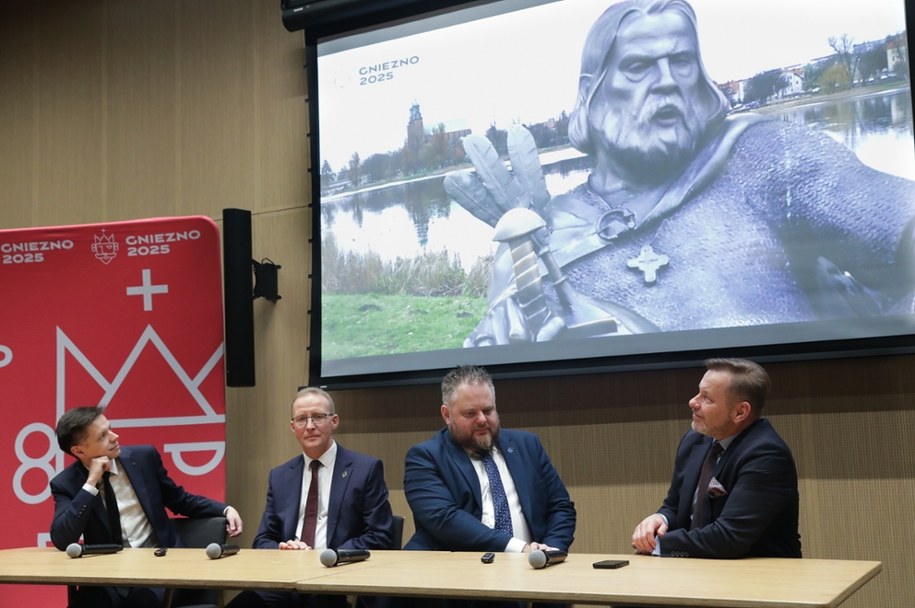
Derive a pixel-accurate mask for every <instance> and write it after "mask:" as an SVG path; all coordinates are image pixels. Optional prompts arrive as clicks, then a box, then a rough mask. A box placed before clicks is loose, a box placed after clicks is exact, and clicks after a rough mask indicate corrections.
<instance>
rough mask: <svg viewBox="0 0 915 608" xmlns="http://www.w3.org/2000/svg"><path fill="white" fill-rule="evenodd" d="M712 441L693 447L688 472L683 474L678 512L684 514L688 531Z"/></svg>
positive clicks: (682, 523) (687, 467) (706, 439)
mask: <svg viewBox="0 0 915 608" xmlns="http://www.w3.org/2000/svg"><path fill="white" fill-rule="evenodd" d="M711 444H712V440H711V439H709V438H705V439H703V440H702V441H700V442H699V443H697V444H696V445H694V446H693V449H692V451H691V452H690V454H689V459H688V460H687V463H686V470H685V471H684V472H683V491H682V492H681V493H680V508H679V510H678V511H677V512H678V513H682V514H683V515H682V518H681V521H680V523H681V525H682V526H683V527H685V528H686V529H687V530H688V529H689V527H690V516H691V515H692V512H693V498H694V497H695V495H696V485H697V484H698V483H699V475H700V474H701V473H702V463H703V462H705V457H706V455H707V454H708V451H709V448H710V447H711Z"/></svg>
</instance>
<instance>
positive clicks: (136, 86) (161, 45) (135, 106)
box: [102, 0, 181, 220]
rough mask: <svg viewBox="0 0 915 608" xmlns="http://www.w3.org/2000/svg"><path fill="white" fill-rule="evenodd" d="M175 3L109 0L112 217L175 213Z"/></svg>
mask: <svg viewBox="0 0 915 608" xmlns="http://www.w3.org/2000/svg"><path fill="white" fill-rule="evenodd" d="M176 20H177V12H176V10H175V5H174V3H159V2H155V3H149V2H143V0H129V1H126V2H111V3H107V4H106V23H105V25H106V27H105V31H104V36H105V42H106V45H105V95H104V97H103V100H102V103H103V107H104V108H105V113H106V120H105V148H104V149H103V150H102V152H103V154H104V156H105V160H106V168H107V172H106V179H105V184H106V192H105V194H106V198H107V200H108V201H109V205H108V207H109V209H110V213H111V215H110V216H109V218H107V219H118V220H122V219H131V218H138V217H149V216H150V215H176V214H177V213H176V200H177V194H178V190H179V187H180V183H181V182H180V180H179V177H180V175H181V170H180V165H181V158H180V157H179V156H178V154H177V147H178V146H177V138H178V127H177V122H178V111H179V109H178V108H179V99H178V77H177V71H178V65H179V64H178V61H179V57H180V53H179V48H178V40H177V33H178V28H177V27H176Z"/></svg>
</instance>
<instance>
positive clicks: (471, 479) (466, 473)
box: [442, 429, 483, 517]
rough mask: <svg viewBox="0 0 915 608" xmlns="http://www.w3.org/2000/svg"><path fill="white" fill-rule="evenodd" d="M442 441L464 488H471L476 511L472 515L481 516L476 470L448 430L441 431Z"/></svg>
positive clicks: (480, 496)
mask: <svg viewBox="0 0 915 608" xmlns="http://www.w3.org/2000/svg"><path fill="white" fill-rule="evenodd" d="M442 441H444V442H445V454H447V456H448V458H450V459H451V462H452V463H453V464H454V467H455V468H456V469H457V470H458V471H459V472H460V474H461V476H463V477H464V483H465V484H466V485H465V486H464V487H467V488H471V489H472V490H473V497H474V499H475V500H476V503H477V504H476V510H475V511H474V514H475V515H476V516H477V517H480V516H482V515H483V491H482V490H481V489H480V478H479V477H478V476H477V471H476V469H474V468H473V463H472V462H470V456H468V455H467V452H465V451H464V448H462V447H461V446H459V445H458V444H457V443H455V442H454V440H453V439H451V434H450V433H449V432H448V429H445V430H444V431H443V435H442ZM460 486H461V484H457V485H456V487H460Z"/></svg>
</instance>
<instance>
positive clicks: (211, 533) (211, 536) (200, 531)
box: [172, 515, 227, 549]
mask: <svg viewBox="0 0 915 608" xmlns="http://www.w3.org/2000/svg"><path fill="white" fill-rule="evenodd" d="M172 523H174V524H175V529H176V530H177V532H178V537H179V538H181V540H183V541H184V544H185V545H187V546H188V547H191V548H194V549H197V548H200V549H204V548H206V547H207V546H208V545H209V544H210V543H219V544H220V545H221V544H223V543H225V542H226V538H227V536H226V518H225V516H223V515H220V516H218V517H194V518H183V517H181V518H179V517H176V518H174V519H172Z"/></svg>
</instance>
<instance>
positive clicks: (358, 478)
mask: <svg viewBox="0 0 915 608" xmlns="http://www.w3.org/2000/svg"><path fill="white" fill-rule="evenodd" d="M304 471H305V458H304V457H302V456H301V455H299V456H296V457H295V458H293V459H292V460H290V461H288V462H286V463H284V464H281V465H280V466H278V467H276V468H274V469H273V470H271V471H270V480H269V485H268V488H267V505H266V507H265V508H264V515H263V517H262V518H261V524H260V527H259V528H258V530H257V535H256V536H255V537H254V547H255V548H257V549H276V548H277V546H278V545H279V543H280V542H282V541H287V540H289V539H292V538H295V529H296V526H297V525H298V523H299V505H300V504H301V501H302V485H303V484H302V478H303V477H302V475H303V473H304ZM393 521H394V518H393V515H392V514H391V504H390V503H389V502H388V487H387V485H385V483H384V467H383V465H382V463H381V461H380V460H378V459H377V458H372V457H371V456H366V455H364V454H360V453H358V452H353V451H351V450H347V449H346V448H344V447H343V446H341V445H340V444H339V443H338V444H337V457H336V460H335V461H334V472H333V479H332V480H331V484H330V496H329V497H328V504H327V547H328V548H329V549H390V548H392V547H393V534H392V532H391V527H392V525H393Z"/></svg>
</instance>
